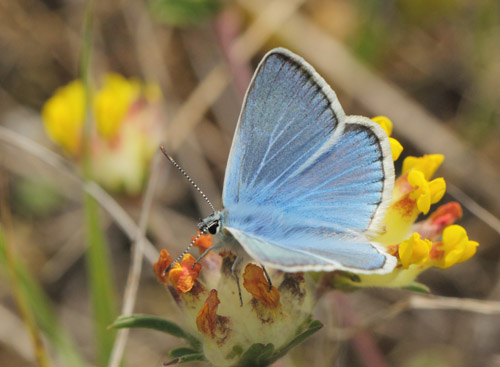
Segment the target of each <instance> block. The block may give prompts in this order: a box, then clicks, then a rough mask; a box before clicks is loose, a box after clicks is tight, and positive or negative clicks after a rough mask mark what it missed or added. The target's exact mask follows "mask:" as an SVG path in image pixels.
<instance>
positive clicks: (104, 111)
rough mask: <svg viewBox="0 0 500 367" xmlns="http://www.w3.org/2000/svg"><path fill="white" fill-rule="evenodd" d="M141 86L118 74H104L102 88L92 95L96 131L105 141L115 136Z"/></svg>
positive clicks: (137, 96) (138, 94)
mask: <svg viewBox="0 0 500 367" xmlns="http://www.w3.org/2000/svg"><path fill="white" fill-rule="evenodd" d="M140 93H141V84H140V83H139V82H138V81H136V80H127V79H125V78H124V77H123V76H121V75H120V74H114V73H110V74H106V75H105V76H104V80H103V85H102V88H101V89H100V90H99V91H98V92H97V93H96V94H95V95H94V101H93V102H94V116H95V119H96V126H97V131H98V132H99V134H100V135H101V136H102V137H103V138H105V139H111V138H113V137H115V136H116V134H117V132H118V129H119V128H120V126H121V124H122V123H123V121H124V118H125V116H126V115H127V113H128V112H129V110H130V106H131V105H132V103H133V102H134V101H136V100H137V99H138V98H139V97H140Z"/></svg>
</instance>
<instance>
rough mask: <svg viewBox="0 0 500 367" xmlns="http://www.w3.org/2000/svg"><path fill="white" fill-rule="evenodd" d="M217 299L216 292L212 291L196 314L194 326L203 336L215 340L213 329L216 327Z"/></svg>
mask: <svg viewBox="0 0 500 367" xmlns="http://www.w3.org/2000/svg"><path fill="white" fill-rule="evenodd" d="M219 303H220V301H219V298H218V297H217V291H216V290H215V289H212V290H211V291H210V294H209V296H208V298H207V300H206V301H205V304H204V305H203V307H202V308H201V310H200V311H199V312H198V316H197V317H196V326H197V327H198V331H199V332H200V333H202V334H204V335H207V336H211V337H212V338H215V328H216V326H217V308H218V307H219Z"/></svg>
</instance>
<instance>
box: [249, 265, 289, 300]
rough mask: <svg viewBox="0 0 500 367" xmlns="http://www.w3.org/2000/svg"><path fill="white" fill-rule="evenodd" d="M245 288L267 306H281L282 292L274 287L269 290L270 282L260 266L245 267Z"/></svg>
mask: <svg viewBox="0 0 500 367" xmlns="http://www.w3.org/2000/svg"><path fill="white" fill-rule="evenodd" d="M243 287H245V289H246V290H247V291H248V292H249V293H250V294H251V295H252V296H254V297H255V298H257V299H258V300H260V301H261V302H263V303H264V304H266V305H267V306H270V307H273V308H275V307H276V306H278V305H279V304H280V292H279V291H278V289H277V288H276V287H274V286H273V287H272V288H271V290H269V282H268V281H267V279H266V277H265V276H264V271H263V270H262V268H261V267H260V266H257V265H255V264H248V265H247V266H246V267H245V272H244V273H243Z"/></svg>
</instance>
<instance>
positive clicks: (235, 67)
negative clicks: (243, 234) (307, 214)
mask: <svg viewBox="0 0 500 367" xmlns="http://www.w3.org/2000/svg"><path fill="white" fill-rule="evenodd" d="M88 4H89V3H88V2H85V1H80V0H72V1H69V0H68V1H65V0H44V1H39V0H18V1H2V2H0V55H1V56H0V197H1V200H0V202H1V208H2V210H1V213H2V215H1V225H2V232H3V234H2V237H3V239H2V241H1V242H2V262H1V265H2V273H1V274H2V278H0V366H35V365H37V364H36V356H35V353H34V351H33V343H32V341H31V340H30V338H33V335H36V334H37V332H36V331H33V330H31V331H30V325H31V326H32V327H33V325H36V324H38V325H39V326H38V328H39V329H40V330H41V332H40V336H39V337H40V338H41V340H42V341H44V342H45V343H46V344H47V345H49V346H50V347H49V352H50V355H51V359H52V362H53V363H54V364H55V365H58V366H77V365H99V363H98V362H97V361H98V360H99V353H100V352H99V350H97V351H96V347H95V344H96V343H99V344H105V340H106V337H103V339H102V340H104V341H99V336H96V334H95V332H94V331H93V324H94V322H95V314H94V313H93V312H94V311H92V310H95V299H96V297H97V296H96V295H98V294H99V292H100V291H102V292H104V294H106V297H109V299H108V301H106V302H105V303H106V305H104V306H103V307H102V308H103V314H104V316H103V317H104V320H109V319H111V320H113V319H114V317H116V316H117V315H118V314H119V310H120V309H121V308H122V299H123V295H124V289H125V285H126V280H127V276H128V274H129V271H130V264H131V249H133V248H134V247H133V246H132V245H133V243H134V239H135V238H136V233H137V230H138V228H139V230H144V231H145V232H146V234H147V237H148V239H149V242H147V243H144V244H143V245H144V246H145V247H144V254H145V260H144V264H143V269H142V273H141V276H140V287H139V290H138V296H137V300H136V305H135V312H140V313H148V314H154V315H158V316H162V317H168V318H170V319H175V317H176V313H177V312H178V311H177V310H176V307H175V304H173V302H172V300H171V298H170V296H169V295H168V294H167V292H165V290H164V289H163V287H162V286H161V285H159V284H158V283H157V282H156V279H155V277H154V274H153V271H152V262H154V261H155V259H156V256H157V251H158V249H161V248H168V249H169V251H170V253H172V254H174V256H175V254H179V253H180V252H181V251H182V249H183V248H185V246H186V245H187V244H188V243H189V242H190V240H191V237H192V236H193V235H194V234H195V231H196V229H197V227H196V223H197V222H198V218H200V217H204V216H206V215H208V214H209V213H210V208H209V207H208V206H207V205H206V203H205V202H204V200H203V198H202V197H201V196H200V195H198V194H197V193H196V192H195V191H194V190H193V188H192V187H191V186H190V185H189V183H188V182H187V181H186V180H185V179H184V177H183V176H182V175H181V174H179V173H178V172H176V171H175V170H174V169H173V168H172V167H171V166H170V164H167V161H166V159H164V158H163V159H162V158H161V157H160V155H159V154H158V153H157V147H158V145H159V144H160V142H163V143H164V144H165V145H166V147H167V150H168V151H169V152H170V153H171V154H172V155H173V156H174V157H175V158H176V160H177V161H178V162H179V163H180V164H181V166H182V167H183V168H184V169H185V170H186V171H187V172H189V173H190V175H191V176H192V178H193V179H194V181H195V182H197V183H198V185H199V186H200V187H201V188H202V189H203V191H204V192H205V194H206V195H207V196H208V197H209V198H210V200H211V201H212V202H213V204H214V206H215V207H216V208H220V207H221V199H220V198H221V188H222V182H223V176H224V170H225V164H226V160H227V155H228V152H229V148H230V144H231V140H232V136H233V132H234V128H235V124H236V121H237V118H238V114H239V110H240V106H241V101H242V97H243V94H244V91H245V89H246V87H247V85H248V82H249V80H250V78H251V75H252V73H253V70H254V69H255V67H256V65H257V63H258V61H259V60H260V59H261V57H262V56H263V55H264V54H265V53H266V52H267V51H268V50H270V49H271V48H273V47H277V46H282V47H286V48H289V49H290V50H292V51H294V52H296V53H298V54H300V55H301V56H302V57H303V58H304V59H306V60H307V61H308V62H310V63H311V64H312V65H313V66H314V67H315V68H316V69H317V70H318V72H319V73H320V74H321V75H322V76H323V77H324V78H325V79H326V80H327V81H328V82H329V83H330V85H331V86H332V88H333V89H334V90H335V91H336V93H337V95H338V97H339V100H340V102H341V104H342V106H343V108H344V110H345V111H346V113H347V114H359V115H365V116H376V115H386V116H388V117H389V118H390V119H391V120H392V121H393V123H394V133H393V135H394V137H396V138H397V139H398V140H400V141H401V143H402V144H403V146H404V151H403V156H407V155H422V154H426V153H440V154H444V155H445V162H444V164H443V166H442V168H441V169H440V171H439V172H438V176H440V177H441V176H442V177H444V178H445V179H446V181H447V185H448V191H447V194H446V196H445V198H444V200H443V202H447V201H459V202H460V203H461V204H462V206H463V209H464V216H463V218H462V219H461V221H460V222H459V224H460V225H462V226H464V227H465V228H466V229H467V231H468V235H469V238H470V239H473V240H475V241H478V242H479V243H480V246H479V249H478V253H477V254H476V256H475V257H474V258H472V259H471V260H469V261H468V262H466V263H464V264H461V265H458V266H455V267H453V268H451V269H447V270H440V269H436V270H433V269H431V270H429V271H427V272H425V273H423V274H422V275H421V277H420V278H419V281H421V282H422V283H424V284H426V285H427V286H428V287H429V288H430V289H431V292H432V293H433V294H435V295H438V296H443V297H449V298H438V299H437V300H438V301H439V302H429V303H426V302H423V301H422V302H410V301H408V300H410V299H412V298H411V297H413V296H412V293H411V292H409V291H404V290H387V289H384V290H379V289H367V290H361V291H358V292H355V293H352V294H348V295H344V294H341V295H340V294H335V293H331V294H330V293H329V294H327V295H326V296H325V297H323V299H322V300H321V301H320V302H319V304H318V307H317V310H316V313H317V314H316V317H317V318H318V319H320V320H321V321H322V322H323V323H324V324H325V327H324V328H323V329H322V330H321V331H320V332H318V333H317V334H316V335H315V336H314V337H313V338H312V339H310V340H309V341H308V342H306V343H304V344H303V345H301V346H300V347H298V348H296V350H294V351H293V352H292V353H291V354H290V355H289V356H287V357H285V358H284V359H283V360H281V361H279V362H277V363H276V366H306V365H307V366H408V367H410V366H411V367H414V366H415V367H416V366H500V344H499V343H498V340H499V338H500V318H499V315H498V314H499V313H500V281H499V280H500V278H499V277H500V266H499V265H500V262H499V260H500V246H499V241H500V221H499V219H498V218H499V216H500V189H499V182H500V159H499V156H500V144H499V141H500V140H499V139H500V103H499V86H500V48H499V47H498V45H500V3H499V2H498V0H482V1H474V0H433V1H431V0H378V1H376V0H351V1H348V0H307V1H306V0H273V1H266V0H251V1H245V0H235V1H222V0H149V1H133V0H122V1H118V0H111V1H103V2H98V1H96V2H94V4H93V7H92V9H91V16H87V18H86V15H85V14H86V11H88V9H89V5H88ZM85 19H87V20H89V19H90V20H91V22H90V23H89V24H90V26H85V25H84V23H85ZM89 30H91V31H92V32H91V33H92V37H91V39H90V41H89V42H88V43H85V39H86V38H85V35H86V34H87V33H88V31H89ZM86 55H87V56H86ZM86 57H88V58H86ZM82 60H88V62H87V63H85V62H84V63H83V69H84V70H86V69H85V65H88V66H89V67H90V69H89V71H88V72H87V73H86V74H85V73H84V78H83V79H81V75H82V73H81V70H82ZM110 73H113V74H110ZM106 75H108V76H109V75H112V76H113V75H114V76H115V78H114V79H113V78H112V77H110V78H108V79H106ZM77 79H80V80H81V82H82V83H83V84H84V85H87V84H85V83H86V82H87V83H88V85H90V87H89V88H91V89H94V90H95V91H102V93H101V94H99V96H100V97H99V98H101V97H102V98H101V99H98V100H94V103H95V107H94V112H95V113H96V116H98V114H99V111H100V110H99V108H101V107H99V106H104V107H102V111H108V112H109V111H112V113H114V114H116V116H117V117H116V119H118V120H119V119H121V118H122V117H123V116H125V117H123V118H125V119H126V120H127V125H126V126H128V128H127V129H129V130H126V133H123V134H122V133H119V135H117V134H118V133H116V131H115V130H116V129H114V128H113V126H112V123H109V124H108V125H106V124H105V123H103V125H99V126H101V128H102V129H103V131H104V130H105V131H111V132H110V135H109V136H111V135H112V137H111V138H110V139H108V138H106V139H101V138H99V139H96V140H92V139H93V138H94V135H93V133H92V132H90V133H89V135H88V137H90V140H91V142H90V147H88V150H87V153H85V149H83V150H82V149H81V147H82V142H81V141H82V139H83V138H82V137H81V136H77V135H75V134H74V133H72V132H71V131H69V130H66V129H65V130H64V131H61V129H60V128H59V130H58V121H62V120H64V119H71V121H73V120H75V119H76V120H75V121H79V120H78V118H75V116H80V115H82V111H83V109H84V107H82V106H81V104H78V103H76V102H74V99H72V98H73V97H72V96H74V95H75V94H72V93H76V95H79V96H80V94H81V96H83V94H84V91H85V88H80V89H78V87H75V88H76V89H74V90H73V91H71V90H70V89H67V90H66V89H65V90H61V89H58V88H61V87H63V86H67V85H68V84H69V83H70V82H72V81H74V80H77ZM56 91H58V92H56ZM113 91H115V92H116V93H121V94H120V96H121V97H120V98H121V100H120V101H124V102H123V103H122V102H120V101H119V102H116V101H115V99H114V98H115V97H114V96H115V95H116V93H115V94H113V93H114V92H113ZM108 92H109V93H111V94H110V95H111V96H112V98H111V97H109V94H106V93H108ZM57 93H60V94H57ZM78 93H80V94H78ZM57 96H59V97H60V98H62V99H60V100H59V102H57V100H56V102H53V104H52V105H49V104H48V101H54V98H55V97H57ZM61 96H62V97H61ZM106 96H108V97H106ZM59 97H58V98H59ZM75 98H76V97H75ZM78 98H80V97H78ZM78 98H76V100H78ZM82 98H83V97H82ZM106 98H111V101H110V100H109V99H106ZM116 98H117V99H118V97H116ZM58 103H59V104H58ZM120 103H122V104H120ZM122 105H123V106H125V107H120V106H122ZM123 111H125V112H123ZM97 119H99V117H97ZM82 121H83V120H82ZM82 121H80V124H81V123H82ZM110 126H111V127H110ZM106 129H108V130H106ZM120 134H121V135H120ZM72 139H73V140H72ZM138 139H140V141H139V140H138ZM68 142H76V143H75V144H76V145H75V144H73V145H71V144H72V143H71V144H70V143H68ZM68 144H69V145H68ZM117 147H118V148H117ZM84 148H85V147H84ZM117 150H118V151H120V154H116V155H114V154H115V152H116V151H117ZM82 152H83V153H82ZM122 153H123V154H122ZM88 159H89V160H92V159H93V160H94V161H95V162H98V163H97V164H96V165H95V167H96V168H95V171H92V172H89V171H88V170H87V169H86V168H85V162H86V160H88ZM401 161H402V159H401V158H400V160H399V161H398V162H401ZM398 162H396V167H397V168H398V169H399V168H400V163H398ZM82 177H83V178H85V177H86V178H90V177H92V178H94V179H95V181H96V182H98V183H99V185H101V186H102V187H103V188H104V189H105V190H106V191H103V190H102V189H100V187H96V186H95V185H94V186H93V185H88V184H83V182H84V179H83V178H82ZM150 178H151V179H150ZM153 178H154V179H153ZM84 192H86V193H87V194H86V195H85V194H84ZM106 192H107V193H106ZM89 195H91V196H93V197H94V198H96V200H97V202H98V203H99V204H100V205H99V207H101V209H97V206H95V207H93V206H92V204H89V202H88V196H89ZM97 212H98V213H97ZM89 213H94V216H93V215H89ZM96 213H97V214H98V215H99V217H97V216H95V214H96ZM92 223H94V224H95V223H98V224H99V225H100V226H101V227H102V228H103V233H104V235H103V238H100V242H101V244H105V245H103V246H102V247H101V248H100V249H99V248H94V250H91V251H88V250H86V248H87V242H86V240H85V226H89V225H90V226H92ZM96 233H97V234H96V236H99V231H97V232H96ZM97 242H99V241H97ZM99 251H101V253H100V252H99ZM102 251H104V252H102ZM102 254H104V255H102ZM106 254H108V255H109V259H110V264H111V265H108V264H107V263H106V262H104V260H105V259H106V256H105V255H106ZM86 258H87V260H86ZM100 260H102V261H103V262H101V263H99V261H100ZM89 264H90V265H89ZM108 273H110V278H111V279H112V281H110V282H109V284H107V285H106V286H107V287H108V288H105V287H104V289H101V290H99V287H100V286H99V284H100V282H99V280H100V279H107V277H108V275H109V274H108ZM16 274H17V275H16ZM103 282H104V283H106V282H105V281H103ZM23 298H24V299H25V301H24V303H23V301H22V299H23ZM19 300H21V302H19ZM92 300H94V301H92ZM93 302H94V303H93ZM20 304H21V305H22V304H25V305H26V307H27V308H28V309H29V308H30V307H33V310H32V311H31V313H32V314H34V318H35V319H36V321H33V322H30V321H29V320H30V318H29V314H30V311H29V310H28V311H26V310H24V311H23V310H22V308H21V310H20V309H19V305H20ZM30 305H31V306H30ZM93 305H94V306H93ZM101 306H102V305H101ZM97 307H99V306H97ZM25 311H26V312H25ZM106 313H107V315H108V316H105V315H106ZM26 315H28V316H26ZM93 315H94V316H93ZM106 317H108V318H107V319H106ZM36 328H37V327H36V326H35V329H36ZM346 330H347V331H350V332H347V331H346ZM30 335H31V336H30ZM96 338H97V340H96ZM35 339H36V337H35ZM127 345H128V347H127V349H126V351H125V361H126V364H125V365H127V366H160V365H162V363H163V362H165V361H167V360H168V359H169V357H168V356H167V352H168V350H169V348H171V347H172V346H179V345H181V343H180V342H179V341H178V340H176V339H174V338H171V337H169V336H166V335H163V334H158V333H156V332H154V331H142V330H133V331H132V332H131V333H130V336H129V340H128V344H127ZM97 349H99V348H97ZM71 361H73V362H71ZM82 361H84V362H83V363H82ZM192 365H197V364H196V363H193V364H192Z"/></svg>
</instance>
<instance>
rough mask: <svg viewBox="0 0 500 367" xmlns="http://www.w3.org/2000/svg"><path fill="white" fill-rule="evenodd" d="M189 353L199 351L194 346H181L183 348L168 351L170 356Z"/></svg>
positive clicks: (174, 356)
mask: <svg viewBox="0 0 500 367" xmlns="http://www.w3.org/2000/svg"><path fill="white" fill-rule="evenodd" d="M188 354H199V351H198V350H195V349H192V348H186V347H181V348H175V349H170V351H169V352H168V356H169V357H170V358H179V357H184V356H186V355H188Z"/></svg>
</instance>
